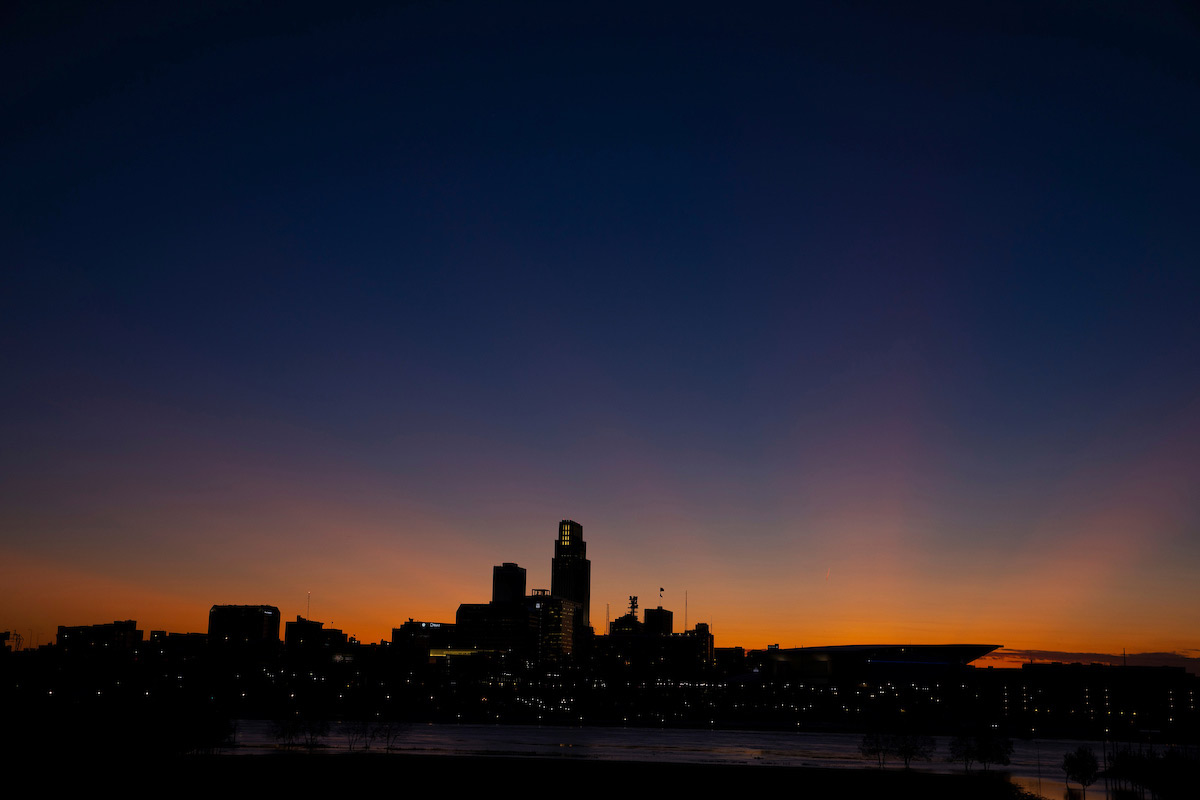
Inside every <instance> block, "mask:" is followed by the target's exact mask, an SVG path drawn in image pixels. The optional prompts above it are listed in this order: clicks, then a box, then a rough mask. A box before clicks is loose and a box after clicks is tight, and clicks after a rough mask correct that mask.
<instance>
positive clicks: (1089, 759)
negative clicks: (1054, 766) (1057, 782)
mask: <svg viewBox="0 0 1200 800" xmlns="http://www.w3.org/2000/svg"><path fill="white" fill-rule="evenodd" d="M1062 768H1063V772H1065V773H1067V780H1068V781H1075V782H1076V783H1078V784H1079V786H1080V788H1082V789H1083V796H1084V797H1085V798H1086V797H1087V787H1089V786H1091V785H1092V784H1093V783H1095V782H1096V778H1097V777H1098V776H1099V775H1100V764H1099V763H1098V762H1097V761H1096V754H1095V753H1094V752H1092V748H1090V747H1087V746H1085V745H1080V746H1079V748H1078V749H1076V750H1075V752H1073V753H1067V754H1066V755H1064V756H1063V763H1062Z"/></svg>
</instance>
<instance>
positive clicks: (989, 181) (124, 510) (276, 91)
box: [0, 0, 1200, 672]
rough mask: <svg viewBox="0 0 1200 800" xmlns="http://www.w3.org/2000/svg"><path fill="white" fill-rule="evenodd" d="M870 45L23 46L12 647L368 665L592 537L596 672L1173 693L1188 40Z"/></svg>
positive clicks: (283, 20)
mask: <svg viewBox="0 0 1200 800" xmlns="http://www.w3.org/2000/svg"><path fill="white" fill-rule="evenodd" d="M892 5H893V4H889V3H882V2H873V1H871V0H868V1H867V2H862V3H853V4H848V5H847V4H843V3H834V2H814V3H801V4H791V3H777V2H764V3H762V4H756V5H753V6H752V7H747V8H740V7H739V8H733V7H730V6H729V5H728V4H718V3H708V2H692V3H677V2H665V3H661V4H651V5H650V6H649V7H647V6H646V4H634V3H624V2H615V3H594V2H585V3H582V4H560V3H549V2H541V1H540V0H538V1H536V2H531V3H528V4H521V5H520V6H519V7H510V6H508V5H507V4H500V5H497V4H490V3H483V2H474V1H470V2H468V1H466V0H464V1H463V2H458V1H457V0H456V1H455V2H413V3H401V4H386V3H375V2H366V3H364V4H361V5H357V6H355V7H354V8H328V7H326V5H325V4H320V3H310V2H299V3H295V4H289V6H288V9H287V12H286V13H284V12H283V11H280V10H279V9H277V8H275V7H274V6H272V5H271V4H266V5H263V4H253V5H252V6H250V7H247V6H245V4H239V3H230V2H225V1H224V0H218V2H215V3H212V4H206V5H205V7H204V8H202V9H191V10H184V9H164V8H160V7H159V5H158V4H153V3H142V2H135V3H133V4H132V5H130V6H127V7H123V10H113V9H109V8H104V7H90V6H85V5H83V4H79V7H75V6H74V5H73V4H70V3H68V4H65V5H60V4H50V5H47V4H38V3H24V2H21V3H17V5H16V6H15V7H14V9H15V10H14V11H13V12H11V15H10V17H9V18H8V20H7V22H6V24H5V25H3V26H0V28H2V30H0V41H2V42H3V45H4V46H3V47H0V53H3V56H2V57H3V58H4V59H5V63H6V65H7V66H8V69H7V70H6V74H8V75H11V76H13V77H12V80H11V81H10V82H9V86H8V88H7V90H6V91H5V92H4V93H3V95H2V96H0V108H3V110H4V117H5V119H7V120H10V121H11V124H9V125H6V126H4V127H3V131H2V132H0V144H2V145H3V146H2V147H0V179H2V180H0V182H2V184H3V185H4V186H5V188H6V190H7V191H5V192H4V193H3V197H2V199H0V203H2V206H0V211H2V213H0V241H3V242H4V245H5V246H4V250H3V252H4V254H5V255H4V264H5V269H3V270H0V336H2V341H3V347H2V348H0V359H2V361H0V364H2V365H3V368H4V375H5V380H4V382H3V388H2V389H0V443H2V446H0V631H10V632H15V633H19V634H20V636H21V638H22V641H23V643H24V644H25V645H36V644H48V643H50V642H52V641H53V640H54V637H55V634H56V631H57V628H58V626H60V625H63V626H68V627H76V626H88V625H96V624H104V623H109V622H112V621H115V620H127V619H136V620H137V624H138V627H139V628H141V629H144V630H147V631H149V630H161V631H170V632H179V633H187V632H195V633H199V632H203V631H205V630H206V629H207V622H208V620H207V615H208V613H209V609H210V608H211V607H212V606H213V605H222V604H229V605H238V604H259V603H262V604H270V605H273V606H275V607H277V608H278V609H279V611H280V614H281V616H282V617H283V619H284V620H294V619H295V618H296V617H297V616H303V617H305V618H306V619H313V620H321V621H324V622H326V623H327V624H329V625H331V626H332V627H335V628H337V629H340V630H342V631H344V632H346V633H347V634H350V635H354V636H356V637H357V638H358V639H359V640H360V641H362V642H381V641H384V640H385V639H388V638H389V637H390V633H391V630H392V628H394V627H397V626H398V625H400V624H402V622H403V621H404V620H406V619H408V618H410V617H411V618H413V619H415V620H431V621H450V620H449V617H451V616H452V615H453V613H454V611H455V609H457V608H458V606H459V605H460V604H462V603H468V604H476V605H481V606H482V605H486V604H487V603H488V601H489V598H490V597H491V593H490V586H491V584H490V577H491V572H490V571H491V570H492V569H493V568H494V567H496V566H498V565H504V564H506V563H514V564H518V565H519V566H520V567H521V568H524V569H525V570H526V571H527V588H528V589H529V590H533V589H551V588H552V584H553V582H554V580H555V578H554V574H553V573H552V569H551V564H550V563H549V560H550V559H551V558H552V556H551V555H549V554H548V553H547V539H546V537H547V535H549V534H548V533H547V531H548V529H549V526H550V525H552V524H553V523H554V522H555V521H556V520H560V519H573V520H577V521H579V522H580V523H582V524H583V525H584V526H585V529H586V530H587V532H588V535H587V541H588V543H589V544H590V547H589V548H588V549H587V552H586V556H583V557H582V558H583V559H584V560H585V561H586V562H587V563H588V564H589V565H590V566H589V569H590V572H588V573H587V576H586V577H587V581H588V583H589V590H590V591H589V598H590V606H589V607H588V608H586V609H584V610H582V611H581V612H579V613H580V614H581V615H582V616H581V617H580V622H581V623H582V622H583V621H585V620H586V621H590V623H591V626H592V627H593V628H595V629H596V630H597V632H601V630H602V626H603V622H604V620H605V615H606V609H608V610H609V612H610V613H611V617H612V618H616V617H617V616H620V614H622V613H624V607H625V604H626V599H627V598H628V597H629V596H630V595H636V596H639V597H640V598H641V600H642V602H643V606H645V605H658V604H660V603H661V605H662V606H663V608H664V609H668V610H671V611H672V612H673V613H674V620H675V622H676V626H677V627H678V626H679V625H680V624H681V623H682V620H683V617H684V616H685V614H686V616H687V619H688V627H694V626H695V624H696V623H700V622H703V623H707V624H709V625H710V628H711V633H712V635H713V636H714V637H715V639H716V646H717V647H723V646H741V647H745V648H748V649H762V648H766V647H767V646H768V645H772V644H778V645H780V647H782V648H785V649H786V648H794V647H801V646H819V647H832V646H838V645H857V644H875V643H883V644H888V643H912V644H916V643H955V642H960V643H961V642H998V643H1003V645H1004V647H1005V649H1004V650H1002V651H998V652H997V653H996V654H993V655H992V656H990V657H989V658H988V659H985V660H983V661H981V663H988V664H996V665H1012V666H1019V665H1020V664H1021V663H1022V662H1028V661H1030V660H1034V661H1076V660H1078V661H1083V662H1088V661H1094V660H1101V658H1104V659H1107V660H1110V661H1112V662H1114V663H1115V662H1116V661H1117V660H1118V659H1119V658H1120V657H1121V656H1122V654H1124V658H1125V659H1126V660H1127V661H1128V660H1130V659H1132V662H1136V663H1138V664H1144V663H1157V664H1174V665H1183V666H1186V667H1187V668H1188V669H1189V670H1191V671H1193V672H1194V671H1195V664H1196V658H1197V657H1200V640H1198V639H1197V632H1198V631H1200V602H1197V601H1198V600H1200V590H1198V589H1197V587H1198V586H1200V537H1198V536H1197V535H1196V532H1197V530H1200V507H1198V506H1197V504H1196V492H1195V487H1196V486H1197V485H1200V400H1198V398H1200V369H1197V359H1196V356H1197V353H1200V315H1197V314H1196V313H1195V305H1196V302H1195V298H1196V297H1197V296H1200V271H1198V270H1197V269H1196V264H1197V263H1200V245H1198V243H1197V239H1196V236H1195V220H1196V219H1197V218H1200V197H1198V196H1197V193H1196V192H1195V186H1197V185H1200V161H1198V160H1197V158H1196V153H1197V146H1196V142H1197V141H1200V88H1198V87H1200V81H1198V80H1197V76H1200V55H1198V54H1200V26H1198V25H1197V20H1196V17H1195V15H1194V13H1192V12H1191V11H1190V10H1189V9H1187V8H1185V7H1183V6H1182V5H1175V4H1170V3H1162V4H1158V3H1152V4H1150V5H1149V6H1145V7H1138V8H1134V7H1126V6H1124V5H1121V4H1117V5H1111V4H1105V5H1103V7H1094V8H1093V7H1090V6H1087V4H1077V3H1067V2H1061V3H1060V2H1050V3H1034V2H1017V3H1014V4H1011V5H1006V6H1005V8H1003V9H982V8H965V7H961V4H954V3H945V4H943V3H935V4H930V5H928V6H925V5H922V7H921V8H902V9H898V8H893V7H892ZM1085 6H1086V7H1085ZM573 563H576V565H577V567H576V569H577V571H576V572H574V573H572V575H573V576H574V579H576V580H583V579H584V572H583V571H582V568H579V567H578V564H580V563H582V562H579V561H576V562H573ZM559 575H560V578H561V576H565V575H567V573H566V572H560V573H559ZM660 589H662V590H663V591H662V594H663V597H662V599H661V601H660V600H658V599H657V597H658V595H659V590H660ZM564 596H565V594H564ZM650 600H653V603H648V602H647V601H650ZM310 602H311V609H310ZM13 641H14V640H12V639H10V642H9V643H10V644H12V642H13Z"/></svg>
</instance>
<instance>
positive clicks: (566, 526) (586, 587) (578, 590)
mask: <svg viewBox="0 0 1200 800" xmlns="http://www.w3.org/2000/svg"><path fill="white" fill-rule="evenodd" d="M550 594H551V596H552V597H559V598H562V599H563V600H570V601H571V602H573V603H578V604H579V608H578V610H577V611H576V612H575V623H574V626H573V627H574V631H575V636H576V637H577V638H578V637H579V636H580V635H582V634H583V633H584V631H585V630H586V629H588V628H590V627H591V613H590V612H591V595H592V562H590V561H588V559H587V543H586V542H585V541H583V526H582V525H580V524H579V523H578V522H575V521H574V520H570V519H564V520H563V521H562V522H560V523H559V526H558V539H557V540H556V541H555V542H554V559H553V560H552V561H551V565H550Z"/></svg>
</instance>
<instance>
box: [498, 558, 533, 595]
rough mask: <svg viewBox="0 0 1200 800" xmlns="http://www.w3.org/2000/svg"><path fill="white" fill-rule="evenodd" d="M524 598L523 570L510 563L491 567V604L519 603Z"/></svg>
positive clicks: (506, 562)
mask: <svg viewBox="0 0 1200 800" xmlns="http://www.w3.org/2000/svg"><path fill="white" fill-rule="evenodd" d="M524 597H525V568H524V567H518V566H517V565H516V564H514V563H512V562H511V561H505V562H504V563H503V564H500V565H499V566H496V567H492V602H493V603H519V602H521V600H523V599H524Z"/></svg>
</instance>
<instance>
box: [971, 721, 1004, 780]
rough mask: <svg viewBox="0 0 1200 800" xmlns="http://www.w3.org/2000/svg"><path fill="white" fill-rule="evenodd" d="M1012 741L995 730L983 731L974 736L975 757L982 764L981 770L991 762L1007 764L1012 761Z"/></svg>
mask: <svg viewBox="0 0 1200 800" xmlns="http://www.w3.org/2000/svg"><path fill="white" fill-rule="evenodd" d="M1012 751H1013V743H1012V739H1009V738H1008V737H1007V736H1001V735H1000V734H998V733H996V732H995V731H991V730H988V731H985V732H984V733H981V734H979V735H978V736H976V737H975V758H976V760H977V761H979V763H980V764H982V765H983V771H984V772H987V768H988V766H989V765H991V764H999V765H1000V766H1007V765H1009V764H1011V763H1012Z"/></svg>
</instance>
